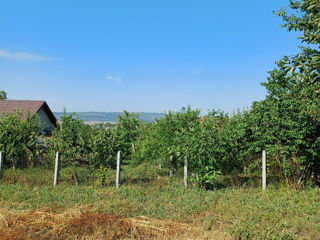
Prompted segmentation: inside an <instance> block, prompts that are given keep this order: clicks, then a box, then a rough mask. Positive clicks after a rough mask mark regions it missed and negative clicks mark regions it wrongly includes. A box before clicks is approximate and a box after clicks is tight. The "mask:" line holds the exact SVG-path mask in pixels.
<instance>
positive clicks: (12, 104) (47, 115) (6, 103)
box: [0, 100, 57, 135]
mask: <svg viewBox="0 0 320 240" xmlns="http://www.w3.org/2000/svg"><path fill="white" fill-rule="evenodd" d="M15 111H21V112H22V113H23V114H24V115H25V114H27V112H28V111H29V112H30V113H31V114H32V115H34V114H37V115H38V118H39V123H40V124H41V127H42V128H43V131H44V133H45V135H51V133H52V130H53V128H54V127H56V126H57V119H56V118H55V116H54V115H53V113H52V111H51V110H50V108H49V106H48V104H47V103H46V102H45V101H33V100H0V116H1V114H3V113H9V114H10V113H13V112H15Z"/></svg>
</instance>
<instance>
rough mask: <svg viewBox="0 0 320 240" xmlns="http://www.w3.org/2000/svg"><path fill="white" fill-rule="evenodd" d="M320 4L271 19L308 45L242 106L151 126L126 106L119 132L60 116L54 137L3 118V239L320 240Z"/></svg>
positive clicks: (33, 122)
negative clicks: (260, 94)
mask: <svg viewBox="0 0 320 240" xmlns="http://www.w3.org/2000/svg"><path fill="white" fill-rule="evenodd" d="M319 9H320V3H319V1H318V0H304V1H297V2H296V1H290V10H289V11H287V10H281V11H279V12H276V14H277V15H278V16H280V17H281V18H282V19H283V27H285V28H286V29H287V30H289V31H299V32H301V34H302V35H301V37H300V38H301V40H302V43H303V47H301V52H299V53H297V54H296V55H294V56H285V57H283V58H282V59H281V60H280V61H278V62H277V67H276V68H275V69H273V70H272V71H270V72H269V77H268V79H267V80H266V81H265V82H263V83H262V86H263V87H265V88H266V90H267V95H266V96H265V98H264V99H263V100H261V101H256V102H253V103H252V105H251V107H250V108H249V109H247V110H242V111H240V110H239V111H237V112H234V113H232V114H229V113H225V112H223V111H220V110H216V109H213V110H211V111H209V112H208V113H207V114H206V115H205V116H203V115H202V114H201V111H200V109H192V108H191V107H189V106H187V107H183V108H182V109H181V110H180V111H177V112H174V111H168V112H166V113H165V114H164V116H163V117H162V118H160V119H156V120H155V121H153V122H143V121H141V120H139V115H138V114H135V113H130V112H127V111H124V112H123V114H121V115H119V116H118V121H117V123H115V124H114V125H113V124H103V123H101V124H95V125H87V124H85V122H84V121H83V120H80V118H79V117H78V116H77V115H76V114H75V113H72V114H64V115H62V116H60V121H59V123H58V125H57V127H56V128H55V130H54V131H53V133H52V136H50V137H44V136H43V135H42V134H41V130H42V128H41V123H40V122H39V120H38V118H37V117H36V116H32V115H30V114H29V115H27V116H25V115H24V114H22V113H21V112H19V111H16V112H15V113H12V114H2V115H1V116H0V152H1V153H2V154H1V159H2V161H3V162H2V163H1V165H0V177H1V179H0V202H1V208H0V239H70V238H71V239H319V236H320V225H319V223H320V191H319V186H320V74H319V67H320V64H319V62H320V52H319V43H320V30H319V26H320V20H319V19H320V18H319ZM0 96H2V97H3V98H6V93H5V92H1V95H0ZM263 150H265V151H266V153H267V165H266V171H267V184H268V185H267V189H266V191H261V190H260V189H261V167H262V166H261V158H262V156H261V153H262V151H263ZM57 152H58V153H59V160H60V162H59V168H60V172H59V181H58V182H57V186H55V187H53V174H54V168H55V159H56V156H57ZM118 152H120V153H121V178H120V187H119V188H116V187H115V186H116V184H117V183H116V168H117V153H118ZM186 160H187V163H188V164H187V165H188V173H189V175H188V188H186V187H185V186H183V171H184V166H185V165H186V164H185V163H186ZM119 177H120V175H119Z"/></svg>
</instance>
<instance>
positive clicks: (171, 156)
mask: <svg viewBox="0 0 320 240" xmlns="http://www.w3.org/2000/svg"><path fill="white" fill-rule="evenodd" d="M173 168H174V166H173V154H170V177H172V176H173Z"/></svg>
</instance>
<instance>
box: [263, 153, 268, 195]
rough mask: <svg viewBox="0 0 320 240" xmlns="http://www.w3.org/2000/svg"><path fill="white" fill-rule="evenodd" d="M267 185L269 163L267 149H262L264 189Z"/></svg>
mask: <svg viewBox="0 0 320 240" xmlns="http://www.w3.org/2000/svg"><path fill="white" fill-rule="evenodd" d="M266 187H267V164H266V150H263V151H262V190H263V191H265V190H266Z"/></svg>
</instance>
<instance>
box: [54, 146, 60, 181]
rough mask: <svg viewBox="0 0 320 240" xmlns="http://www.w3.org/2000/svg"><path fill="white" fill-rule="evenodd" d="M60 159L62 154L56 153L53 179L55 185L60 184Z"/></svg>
mask: <svg viewBox="0 0 320 240" xmlns="http://www.w3.org/2000/svg"><path fill="white" fill-rule="evenodd" d="M59 161H60V155H59V152H57V153H56V163H55V166H54V180H53V186H56V185H57V184H58V178H59Z"/></svg>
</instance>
